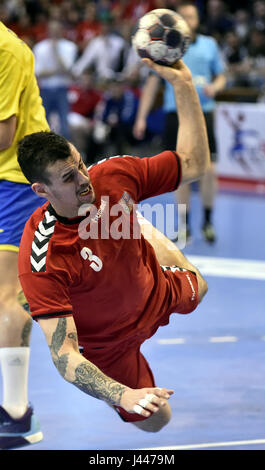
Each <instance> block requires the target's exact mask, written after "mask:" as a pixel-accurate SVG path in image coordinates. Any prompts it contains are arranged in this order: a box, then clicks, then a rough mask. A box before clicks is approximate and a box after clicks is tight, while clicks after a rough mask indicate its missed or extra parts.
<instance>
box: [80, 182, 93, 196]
mask: <svg viewBox="0 0 265 470" xmlns="http://www.w3.org/2000/svg"><path fill="white" fill-rule="evenodd" d="M92 196H93V188H92V186H90V185H89V186H88V187H86V188H84V189H83V190H82V191H79V192H78V197H79V198H82V199H91V198H92Z"/></svg>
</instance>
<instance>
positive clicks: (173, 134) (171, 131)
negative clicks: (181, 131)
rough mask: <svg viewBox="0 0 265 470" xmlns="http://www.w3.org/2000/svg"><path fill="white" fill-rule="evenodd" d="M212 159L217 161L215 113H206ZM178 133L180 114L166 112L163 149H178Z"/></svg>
mask: <svg viewBox="0 0 265 470" xmlns="http://www.w3.org/2000/svg"><path fill="white" fill-rule="evenodd" d="M204 117H205V122H206V128H207V134H208V140H209V147H210V154H211V161H212V162H216V141H215V135H214V113H213V112H209V113H204ZM177 135H178V115H177V113H173V112H172V113H166V117H165V127H164V133H163V149H164V150H176V143H177Z"/></svg>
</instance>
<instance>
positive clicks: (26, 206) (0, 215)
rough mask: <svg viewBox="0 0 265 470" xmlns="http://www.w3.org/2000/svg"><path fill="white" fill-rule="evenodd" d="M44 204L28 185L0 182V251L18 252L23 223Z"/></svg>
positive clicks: (44, 200) (43, 200)
mask: <svg viewBox="0 0 265 470" xmlns="http://www.w3.org/2000/svg"><path fill="white" fill-rule="evenodd" d="M45 202H47V201H46V199H43V198H41V197H39V196H37V195H36V194H35V193H34V192H33V191H32V189H31V186H30V185H29V184H24V183H13V182H12V181H6V180H1V181H0V250H2V251H3V250H5V251H18V247H19V244H20V240H21V236H22V233H23V230H24V226H25V223H26V222H27V220H28V219H29V218H30V216H31V214H32V213H33V212H34V211H35V209H37V207H39V206H42V204H44V203H45Z"/></svg>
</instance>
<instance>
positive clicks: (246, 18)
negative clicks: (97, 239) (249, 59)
mask: <svg viewBox="0 0 265 470" xmlns="http://www.w3.org/2000/svg"><path fill="white" fill-rule="evenodd" d="M249 28H250V14H249V12H248V11H247V10H241V9H240V10H237V11H236V12H235V29H234V32H235V33H236V35H237V36H238V38H239V40H240V42H241V43H243V44H245V43H246V42H247V39H248V34H249Z"/></svg>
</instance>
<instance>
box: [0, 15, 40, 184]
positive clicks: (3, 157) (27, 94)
mask: <svg viewBox="0 0 265 470" xmlns="http://www.w3.org/2000/svg"><path fill="white" fill-rule="evenodd" d="M13 115H16V118H17V127H16V133H15V137H14V139H13V142H12V145H11V146H10V147H8V148H7V149H5V150H2V151H0V180H8V181H13V182H15V183H28V181H27V179H26V178H25V177H24V175H23V173H22V171H21V169H20V167H19V164H18V162H17V144H18V142H19V141H20V140H21V139H22V138H23V137H24V136H25V135H28V134H31V133H33V132H38V131H42V130H49V125H48V123H47V120H46V116H45V110H44V107H43V105H42V99H41V97H40V92H39V87H38V84H37V80H36V78H35V75H34V55H33V53H32V51H31V49H30V48H29V47H28V46H27V45H26V44H25V43H24V42H23V41H21V39H19V38H18V37H17V36H16V34H15V33H14V32H13V31H11V30H10V29H8V28H6V27H5V25H4V24H3V23H1V22H0V121H4V120H6V119H8V118H10V117H11V116H13Z"/></svg>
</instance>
